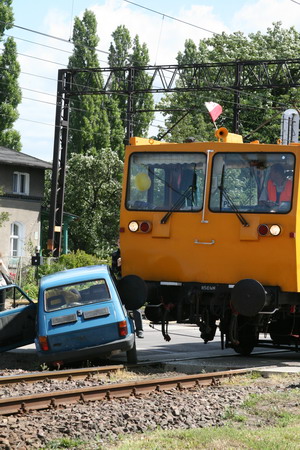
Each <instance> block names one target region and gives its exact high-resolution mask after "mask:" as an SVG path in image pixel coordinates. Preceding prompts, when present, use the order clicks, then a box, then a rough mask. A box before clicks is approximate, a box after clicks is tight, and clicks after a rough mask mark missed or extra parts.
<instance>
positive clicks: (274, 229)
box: [270, 225, 281, 236]
mask: <svg viewBox="0 0 300 450" xmlns="http://www.w3.org/2000/svg"><path fill="white" fill-rule="evenodd" d="M280 233H281V228H280V226H279V225H271V226H270V234H271V235H272V236H279V235H280Z"/></svg>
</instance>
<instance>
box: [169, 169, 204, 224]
mask: <svg viewBox="0 0 300 450" xmlns="http://www.w3.org/2000/svg"><path fill="white" fill-rule="evenodd" d="M193 178H194V179H193V184H190V185H189V186H188V188H187V189H186V190H185V191H184V192H183V193H182V194H180V197H179V199H178V200H177V201H176V202H175V203H174V205H173V206H172V207H171V209H170V210H169V211H168V212H167V213H166V214H165V215H164V217H163V218H162V219H161V221H160V223H167V221H168V219H169V217H170V216H171V214H172V212H173V211H176V210H178V209H180V208H181V206H182V205H183V204H184V202H185V200H189V199H190V198H191V197H192V200H193V196H194V193H195V191H196V175H194V177H193Z"/></svg>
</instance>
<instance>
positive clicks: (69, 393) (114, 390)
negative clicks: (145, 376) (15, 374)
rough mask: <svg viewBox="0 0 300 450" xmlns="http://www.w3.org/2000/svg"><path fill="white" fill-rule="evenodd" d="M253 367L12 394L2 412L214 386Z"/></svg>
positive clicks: (0, 407) (1, 404)
mask: <svg viewBox="0 0 300 450" xmlns="http://www.w3.org/2000/svg"><path fill="white" fill-rule="evenodd" d="M252 370H253V369H237V370H229V371H222V372H212V373H205V374H203V373H201V374H195V375H184V376H176V377H170V378H156V379H151V380H143V381H133V382H129V383H118V384H117V383H116V384H107V385H101V386H92V387H84V388H80V389H71V390H65V391H53V392H47V393H43V394H33V395H24V396H19V397H9V398H4V399H0V414H1V415H10V414H22V413H28V412H30V411H32V410H40V409H48V408H58V407H60V406H62V405H68V404H72V403H77V402H90V401H97V400H104V399H107V400H110V399H113V398H121V397H130V396H133V395H134V396H140V395H143V394H147V393H150V392H154V391H156V392H159V391H164V390H169V389H174V388H175V389H180V390H183V389H187V388H193V387H197V386H207V385H209V386H212V385H216V384H218V382H219V380H220V379H221V378H225V377H232V376H236V375H243V374H246V373H249V372H251V371H252Z"/></svg>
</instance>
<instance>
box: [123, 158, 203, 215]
mask: <svg viewBox="0 0 300 450" xmlns="http://www.w3.org/2000/svg"><path fill="white" fill-rule="evenodd" d="M205 169H206V155H205V154H203V153H159V152H155V153H134V154H132V155H131V157H130V161H129V174H128V183H127V193H126V207H127V209H131V210H160V211H168V210H170V209H172V210H173V211H199V210H201V209H202V205H203V191H204V178H205Z"/></svg>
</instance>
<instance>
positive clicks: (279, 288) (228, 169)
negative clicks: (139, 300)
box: [120, 128, 300, 354]
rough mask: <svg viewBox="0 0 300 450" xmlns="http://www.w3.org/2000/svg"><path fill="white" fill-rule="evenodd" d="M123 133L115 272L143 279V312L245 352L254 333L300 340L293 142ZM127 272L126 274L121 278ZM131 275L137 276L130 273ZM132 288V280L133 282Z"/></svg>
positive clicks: (220, 134)
mask: <svg viewBox="0 0 300 450" xmlns="http://www.w3.org/2000/svg"><path fill="white" fill-rule="evenodd" d="M216 138H217V139H216V141H215V142H186V143H181V144H174V143H162V142H158V141H154V140H152V139H150V140H149V139H142V138H132V139H131V142H130V145H128V146H127V148H126V158H125V166H124V181H123V183H124V184H123V196H122V203H121V219H120V248H121V256H122V276H123V277H124V276H126V275H135V276H138V277H140V278H141V279H142V280H144V281H145V282H146V284H147V286H148V298H147V305H146V308H145V313H146V316H147V318H148V319H149V320H151V321H153V322H155V323H161V324H162V331H163V334H164V337H165V339H167V340H168V339H169V336H168V334H167V328H166V324H167V322H168V321H170V320H176V321H178V322H180V323H183V322H186V323H194V324H197V325H198V326H199V328H200V332H201V337H202V338H203V340H204V341H205V342H208V341H210V340H213V339H214V336H215V331H216V328H217V326H219V328H220V331H221V336H222V344H223V345H225V346H227V347H233V348H234V349H235V350H236V351H237V352H238V353H241V354H249V353H251V351H252V350H253V348H254V347H255V346H256V345H258V344H259V333H261V332H264V333H268V334H269V335H270V338H271V340H272V342H273V344H276V345H277V344H280V345H289V346H291V345H295V346H296V347H297V345H298V344H299V342H300V338H299V335H300V229H299V227H300V214H299V206H298V204H299V201H300V198H299V157H300V144H299V145H298V144H290V145H282V144H281V143H280V142H278V144H274V145H273V144H272V145H271V144H266V145H264V144H260V143H259V142H253V143H250V144H246V143H243V140H242V137H241V136H239V135H235V134H231V133H228V131H227V130H226V129H225V128H220V129H219V130H217V131H216ZM127 278H128V277H127ZM136 278H137V277H136ZM133 290H134V287H133Z"/></svg>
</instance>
